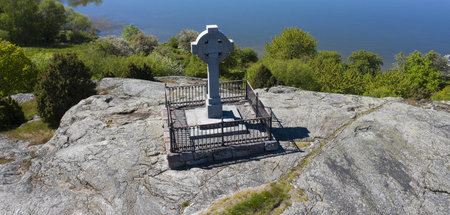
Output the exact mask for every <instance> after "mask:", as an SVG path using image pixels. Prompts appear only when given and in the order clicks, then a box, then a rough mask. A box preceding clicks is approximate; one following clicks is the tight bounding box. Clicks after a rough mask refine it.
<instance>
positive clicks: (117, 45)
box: [91, 36, 134, 57]
mask: <svg viewBox="0 0 450 215" xmlns="http://www.w3.org/2000/svg"><path fill="white" fill-rule="evenodd" d="M92 44H93V46H92V48H91V49H93V50H92V51H94V52H97V53H99V54H100V55H102V56H103V57H106V56H108V55H116V56H130V55H132V54H133V53H134V50H133V48H131V47H130V45H129V44H128V42H127V41H126V40H125V39H123V38H117V37H114V36H109V37H102V38H99V39H97V41H95V42H94V43H92Z"/></svg>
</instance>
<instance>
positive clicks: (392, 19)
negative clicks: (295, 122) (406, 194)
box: [62, 0, 450, 69]
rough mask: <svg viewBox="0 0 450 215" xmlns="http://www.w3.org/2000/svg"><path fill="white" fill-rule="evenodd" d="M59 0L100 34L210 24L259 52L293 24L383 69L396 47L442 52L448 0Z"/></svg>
mask: <svg viewBox="0 0 450 215" xmlns="http://www.w3.org/2000/svg"><path fill="white" fill-rule="evenodd" d="M62 1H63V2H65V4H66V5H72V6H74V5H76V6H74V9H75V10H76V11H78V12H80V13H83V14H86V15H88V16H89V17H90V18H92V19H94V20H95V22H96V23H98V25H99V26H100V30H101V32H100V35H101V36H106V35H120V34H121V30H122V29H123V26H124V25H129V24H134V25H136V26H137V27H139V28H140V29H141V30H142V31H144V32H145V33H147V34H153V35H155V36H156V37H158V39H159V41H160V42H166V41H168V39H169V38H170V37H172V36H174V35H176V34H177V33H178V32H180V30H181V29H194V30H196V31H199V32H201V31H203V30H205V25H208V24H217V25H218V26H219V29H220V30H221V31H222V32H223V33H224V34H225V35H227V36H228V37H230V38H232V39H233V40H234V41H235V42H236V44H238V45H239V46H240V47H251V48H253V49H255V50H256V51H257V52H258V54H259V55H260V56H262V55H264V46H265V42H266V41H267V42H270V41H271V38H272V37H274V36H275V35H277V34H279V33H280V32H281V31H282V30H283V29H284V28H286V27H291V26H298V27H299V28H301V29H303V30H304V31H307V32H310V33H311V35H312V36H313V37H315V38H316V39H317V40H318V50H330V51H337V52H339V53H340V54H341V55H342V57H343V58H344V59H346V58H347V57H348V56H349V55H351V53H352V52H354V51H357V50H361V49H365V50H367V51H371V52H374V53H377V54H379V55H380V56H381V57H382V58H383V60H384V69H387V68H390V67H391V65H392V63H393V62H394V55H395V54H397V53H399V52H403V53H405V54H408V53H410V52H412V51H414V50H418V51H420V52H422V53H427V52H429V51H430V50H434V51H436V52H438V53H440V54H441V55H442V56H444V55H446V54H450V0H228V1H214V0H103V1H102V0H66V1H65V0H62ZM77 3H81V4H77ZM83 4H84V5H85V6H83Z"/></svg>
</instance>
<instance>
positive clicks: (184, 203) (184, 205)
mask: <svg viewBox="0 0 450 215" xmlns="http://www.w3.org/2000/svg"><path fill="white" fill-rule="evenodd" d="M189 205H190V203H189V202H183V203H182V204H181V206H183V207H184V208H185V207H187V206H189Z"/></svg>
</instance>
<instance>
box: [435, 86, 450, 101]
mask: <svg viewBox="0 0 450 215" xmlns="http://www.w3.org/2000/svg"><path fill="white" fill-rule="evenodd" d="M431 100H433V101H450V86H446V87H445V88H444V89H442V90H441V91H439V92H436V93H435V94H433V96H431Z"/></svg>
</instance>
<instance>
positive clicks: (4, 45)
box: [0, 38, 36, 97]
mask: <svg viewBox="0 0 450 215" xmlns="http://www.w3.org/2000/svg"><path fill="white" fill-rule="evenodd" d="M35 83H36V70H35V69H34V67H33V65H32V63H31V60H30V59H29V58H28V57H27V56H25V54H24V52H23V49H22V48H20V47H18V46H16V45H14V44H11V43H9V42H6V41H2V39H1V38H0V97H1V96H9V95H12V94H14V93H20V92H31V91H32V90H33V87H34V84H35Z"/></svg>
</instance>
